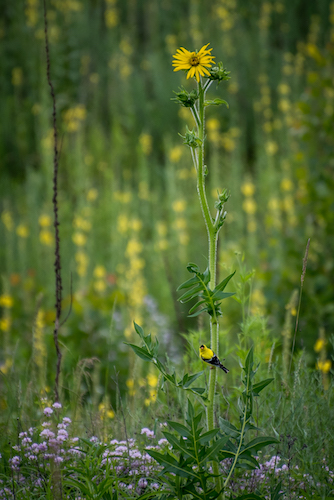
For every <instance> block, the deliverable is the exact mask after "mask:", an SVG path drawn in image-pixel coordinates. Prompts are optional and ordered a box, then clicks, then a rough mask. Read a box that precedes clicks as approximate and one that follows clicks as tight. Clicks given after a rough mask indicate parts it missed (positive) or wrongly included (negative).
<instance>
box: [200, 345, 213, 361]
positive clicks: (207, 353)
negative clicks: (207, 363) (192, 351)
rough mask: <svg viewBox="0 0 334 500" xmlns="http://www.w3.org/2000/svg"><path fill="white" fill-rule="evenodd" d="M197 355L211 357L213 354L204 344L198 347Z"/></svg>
mask: <svg viewBox="0 0 334 500" xmlns="http://www.w3.org/2000/svg"><path fill="white" fill-rule="evenodd" d="M199 355H200V357H201V358H202V359H211V358H212V357H213V356H214V354H213V351H212V349H209V348H208V347H206V345H203V346H201V347H200V348H199Z"/></svg>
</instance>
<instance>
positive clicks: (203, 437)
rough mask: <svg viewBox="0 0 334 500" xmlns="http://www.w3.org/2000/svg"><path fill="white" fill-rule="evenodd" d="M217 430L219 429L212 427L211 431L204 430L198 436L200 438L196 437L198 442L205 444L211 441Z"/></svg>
mask: <svg viewBox="0 0 334 500" xmlns="http://www.w3.org/2000/svg"><path fill="white" fill-rule="evenodd" d="M218 432H219V429H212V430H211V431H208V432H205V433H204V434H202V435H201V436H200V438H199V439H198V442H199V443H200V444H205V443H207V442H208V441H211V439H213V438H214V437H215V436H216V435H217V434H218Z"/></svg>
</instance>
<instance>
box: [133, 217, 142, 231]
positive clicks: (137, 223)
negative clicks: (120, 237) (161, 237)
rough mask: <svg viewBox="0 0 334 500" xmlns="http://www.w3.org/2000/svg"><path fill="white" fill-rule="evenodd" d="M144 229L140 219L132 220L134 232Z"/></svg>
mask: <svg viewBox="0 0 334 500" xmlns="http://www.w3.org/2000/svg"><path fill="white" fill-rule="evenodd" d="M142 227H143V223H142V221H141V220H140V219H132V221H131V228H132V229H133V230H134V231H140V230H141V228H142Z"/></svg>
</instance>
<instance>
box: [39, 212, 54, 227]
mask: <svg viewBox="0 0 334 500" xmlns="http://www.w3.org/2000/svg"><path fill="white" fill-rule="evenodd" d="M38 223H39V225H40V226H42V227H48V226H51V224H52V219H51V217H50V215H46V214H42V215H40V216H39V219H38Z"/></svg>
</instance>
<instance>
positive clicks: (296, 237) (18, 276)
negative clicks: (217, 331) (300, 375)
mask: <svg viewBox="0 0 334 500" xmlns="http://www.w3.org/2000/svg"><path fill="white" fill-rule="evenodd" d="M0 9H1V20H0V38H1V44H0V66H1V74H0V82H1V93H0V109H1V118H2V119H1V124H0V158H1V160H0V175H1V182H0V197H1V201H0V214H1V220H0V239H1V247H0V273H1V284H0V295H1V297H0V308H1V310H0V314H1V319H0V336H1V345H2V346H3V347H2V349H1V354H0V357H1V358H0V364H1V370H2V372H3V374H5V375H6V376H9V375H10V374H12V376H14V375H15V376H16V377H17V379H20V377H21V378H22V376H23V378H26V383H28V380H29V377H30V376H32V374H34V376H35V378H34V380H36V381H38V384H37V386H38V387H41V388H42V389H43V390H45V391H46V392H49V391H51V392H52V386H53V383H54V373H55V349H54V345H53V321H54V317H55V312H54V302H55V299H54V274H53V263H54V234H53V225H52V224H53V207H52V177H53V129H52V101H51V98H50V93H49V88H48V85H47V79H46V56H45V42H44V24H43V23H44V21H43V3H42V2H41V1H39V0H26V1H22V0H18V1H16V2H6V3H4V2H3V3H2V6H1V7H0ZM47 17H48V34H49V43H50V63H51V79H52V82H53V85H54V88H55V94H56V100H57V125H58V134H59V141H60V158H59V218H60V237H61V259H62V278H63V288H64V290H63V297H64V300H63V311H64V313H63V316H64V317H65V316H66V314H67V311H69V309H70V307H71V302H72V309H71V314H70V316H69V318H68V320H67V322H66V323H65V324H64V326H63V327H62V328H61V331H60V341H61V347H62V351H63V355H64V357H63V371H62V382H61V383H62V386H63V387H64V390H65V391H66V390H67V391H68V392H69V393H70V392H71V391H74V390H75V387H74V385H75V383H79V385H80V384H86V386H85V387H86V389H87V387H91V386H92V385H94V388H95V389H94V391H91V393H89V391H88V389H87V390H86V389H85V390H83V393H85V394H86V397H88V398H90V399H91V400H93V399H94V398H95V400H96V403H97V404H101V403H100V402H101V401H102V400H103V398H104V397H105V396H104V395H105V394H107V393H108V394H111V399H113V394H114V392H115V390H116V389H115V384H113V382H112V381H110V376H111V374H114V376H116V375H115V373H116V372H117V374H118V375H117V377H119V378H118V379H117V380H118V382H117V383H118V384H119V387H120V390H121V392H122V393H125V392H126V393H127V394H128V396H129V397H131V395H133V394H135V392H136V391H137V394H138V391H144V392H143V394H144V400H145V404H146V405H147V406H148V405H150V404H151V403H153V402H154V401H155V398H156V386H157V377H156V375H154V374H152V373H150V372H148V371H147V370H148V368H140V366H139V365H138V361H137V360H135V358H134V356H133V355H132V354H131V353H129V347H128V346H126V345H125V344H124V343H123V342H125V341H127V342H137V339H136V338H135V333H134V329H133V323H132V322H133V321H136V322H137V323H139V324H141V325H142V326H143V327H144V328H145V331H147V332H148V331H151V332H152V333H153V334H154V335H158V337H159V340H160V342H161V344H162V352H163V351H166V352H168V353H169V356H170V357H172V358H173V361H174V362H176V363H178V362H181V361H182V356H183V354H184V353H185V352H186V348H187V345H189V344H188V343H187V339H190V344H191V342H192V340H191V339H193V340H194V342H193V345H194V348H195V350H196V352H197V347H198V346H197V341H198V339H200V340H201V341H202V342H204V341H206V343H209V340H208V339H209V334H208V325H207V323H206V320H205V321H204V320H201V321H202V322H200V323H198V319H196V318H195V319H193V318H188V317H187V312H188V309H189V308H188V307H187V306H188V304H186V305H185V306H183V305H181V304H180V303H178V302H177V297H178V293H177V292H176V289H177V287H178V285H179V284H180V283H181V282H183V281H185V280H186V279H188V278H189V277H190V275H188V273H187V271H186V264H187V263H188V262H189V261H191V262H196V263H197V264H199V265H200V266H201V268H202V269H203V270H204V269H205V267H206V265H207V262H206V255H207V248H206V246H207V239H206V230H205V226H204V222H203V219H202V215H201V212H200V207H199V203H198V199H197V193H196V178H195V172H194V170H193V166H192V162H191V155H190V151H189V150H188V148H187V147H186V146H183V145H182V139H181V137H180V136H179V135H178V133H181V134H184V132H185V129H186V126H187V125H188V126H189V127H190V128H192V126H193V124H192V117H191V113H190V111H189V110H188V109H186V108H180V107H179V106H178V105H176V104H175V103H174V102H173V101H171V98H172V97H173V95H174V94H173V90H175V91H177V90H178V88H179V87H180V86H181V85H184V86H185V87H186V88H187V89H192V88H193V86H194V82H193V81H187V80H186V78H185V75H183V74H181V72H178V73H174V72H173V69H172V66H171V62H172V55H173V54H174V53H175V51H176V49H177V48H178V47H180V46H184V47H186V48H187V49H189V50H195V49H200V48H201V47H202V45H204V44H206V43H209V42H210V44H211V45H210V47H212V48H213V52H212V54H213V55H214V56H215V57H216V61H220V60H221V61H222V62H223V63H224V67H225V68H226V69H227V70H229V71H231V73H230V76H231V79H230V80H229V81H228V82H223V83H222V84H221V85H220V86H219V87H218V88H216V87H215V85H212V86H211V88H210V91H209V97H211V98H213V97H220V98H222V99H225V100H226V101H228V103H229V109H227V108H225V107H217V108H215V107H210V108H209V109H208V110H207V120H206V127H207V142H206V162H207V165H208V169H209V175H208V178H207V189H208V197H209V200H210V205H211V207H212V211H213V208H214V201H215V199H216V196H217V189H220V190H221V189H223V188H228V189H229V190H230V191H231V198H230V200H229V201H228V204H227V207H226V209H227V211H228V216H227V220H226V223H225V226H224V227H223V229H222V231H221V233H220V243H219V252H218V253H219V255H218V271H219V277H220V279H223V278H224V276H226V275H227V274H229V273H230V272H231V271H234V270H236V271H237V272H236V274H235V277H234V278H233V280H232V281H231V283H230V285H229V288H228V291H235V290H236V291H237V295H236V297H235V299H236V300H234V299H228V300H226V301H224V303H223V306H224V307H223V309H224V316H223V318H222V321H221V327H222V330H221V332H222V333H221V335H222V337H221V342H222V343H221V345H222V350H223V351H226V352H227V353H228V352H230V351H229V349H232V346H233V345H235V344H236V342H238V339H239V340H240V335H243V336H244V337H245V336H247V335H248V336H251V337H252V338H253V340H255V341H258V342H259V343H260V347H261V348H263V349H262V351H263V361H264V362H268V359H269V356H272V353H273V350H275V352H279V351H280V350H281V349H282V344H283V343H284V342H283V341H284V336H285V338H288V339H291V337H292V336H293V331H294V324H295V318H296V313H297V306H298V291H299V290H300V277H301V272H302V265H303V257H304V252H305V248H306V243H307V240H308V238H310V239H311V242H310V249H309V255H308V264H307V266H308V267H307V273H306V278H305V283H304V288H303V296H302V303H301V310H300V321H299V329H298V332H297V338H296V348H297V351H298V350H301V349H304V350H305V352H306V355H307V359H308V363H309V366H310V367H314V366H315V362H316V356H317V354H316V352H315V351H314V346H315V345H316V341H317V339H319V338H320V339H327V338H329V336H330V335H331V334H332V333H333V324H334V302H333V292H334V280H333V264H334V260H333V259H334V238H333V223H334V211H333V208H334V206H333V188H334V177H333V171H334V151H333V139H334V127H333V123H334V64H333V63H334V2H330V1H327V0H318V1H317V2H314V1H313V0H303V1H301V0H289V1H288V0H265V1H262V0H248V1H247V2H244V1H243V0H213V1H211V2H205V1H203V0H187V1H185V0H177V1H176V0H161V1H156V0H145V1H144V0H127V1H120V0H104V1H102V0H51V1H47ZM71 280H72V295H73V297H72V300H71ZM247 318H248V323H247ZM246 324H247V325H248V326H247V328H245V325H246ZM187 332H190V333H187ZM196 332H197V333H196ZM198 332H200V333H198ZM323 345H324V343H323V344H322V346H323ZM318 347H319V343H318ZM318 350H319V349H318ZM184 359H185V358H184ZM195 359H197V358H196V355H195V353H194V352H193V353H192V354H190V355H188V361H189V362H191V361H194V360H195ZM196 363H197V361H196ZM226 363H227V362H226ZM231 363H233V362H232V361H231V360H230V364H231ZM230 364H229V366H230ZM198 366H199V367H200V364H199V365H198ZM145 370H146V371H145ZM78 373H80V374H81V375H82V373H85V374H87V377H86V378H85V382H82V380H83V379H82V378H80V377H81V375H80V376H79V375H78ZM73 374H77V379H76V378H75V377H74V378H71V377H72V375H73ZM88 375H89V376H88ZM154 377H155V378H154ZM79 379H80V382H78V380H79ZM71 384H72V385H71ZM50 388H51V389H50ZM85 391H86V392H85ZM108 397H109V396H108ZM1 404H2V405H3V406H4V405H6V403H5V402H4V401H3V400H2V403H1ZM111 413H112V412H111ZM110 415H111V414H110ZM111 416H112V415H111Z"/></svg>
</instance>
